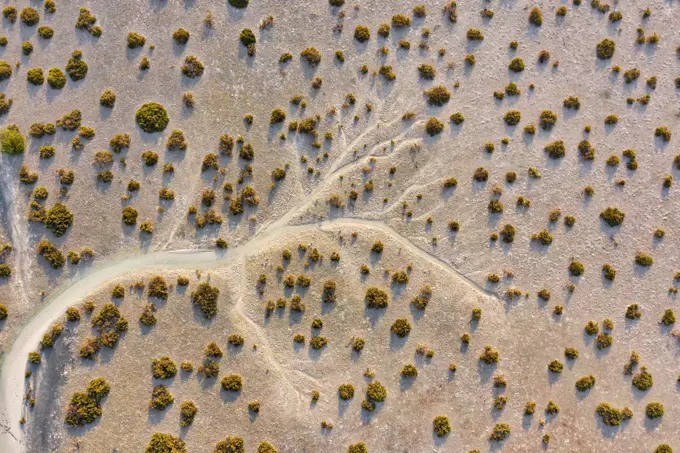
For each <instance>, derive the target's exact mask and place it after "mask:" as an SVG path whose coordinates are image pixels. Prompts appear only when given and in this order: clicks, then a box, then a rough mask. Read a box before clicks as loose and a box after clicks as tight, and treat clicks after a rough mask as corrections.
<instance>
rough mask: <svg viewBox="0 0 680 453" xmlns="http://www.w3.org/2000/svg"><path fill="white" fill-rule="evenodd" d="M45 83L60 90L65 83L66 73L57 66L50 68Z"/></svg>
mask: <svg viewBox="0 0 680 453" xmlns="http://www.w3.org/2000/svg"><path fill="white" fill-rule="evenodd" d="M47 83H49V85H50V87H52V88H54V89H55V90H60V89H62V88H64V85H66V75H65V74H64V72H63V71H62V70H61V69H59V68H50V69H49V70H48V71H47Z"/></svg>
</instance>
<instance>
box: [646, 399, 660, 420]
mask: <svg viewBox="0 0 680 453" xmlns="http://www.w3.org/2000/svg"><path fill="white" fill-rule="evenodd" d="M645 414H646V415H647V417H649V418H660V417H663V414H664V410H663V404H661V403H660V402H658V401H652V402H651V403H648V404H647V407H646V408H645Z"/></svg>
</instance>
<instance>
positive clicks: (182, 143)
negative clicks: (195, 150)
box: [165, 129, 188, 151]
mask: <svg viewBox="0 0 680 453" xmlns="http://www.w3.org/2000/svg"><path fill="white" fill-rule="evenodd" d="M187 146H188V143H187V141H186V139H185V138H184V132H182V131H181V130H180V129H173V130H172V132H171V133H170V136H169V137H168V140H167V142H166V143H165V147H166V148H167V149H168V150H170V151H173V150H176V149H179V150H182V151H184V150H185V149H187Z"/></svg>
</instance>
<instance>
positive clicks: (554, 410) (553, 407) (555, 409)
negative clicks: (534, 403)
mask: <svg viewBox="0 0 680 453" xmlns="http://www.w3.org/2000/svg"><path fill="white" fill-rule="evenodd" d="M559 412H560V407H559V406H558V405H557V404H556V403H555V402H554V401H553V400H550V401H548V405H547V406H546V407H545V413H546V414H549V415H555V414H559Z"/></svg>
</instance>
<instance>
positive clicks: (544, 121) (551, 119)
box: [538, 110, 557, 131]
mask: <svg viewBox="0 0 680 453" xmlns="http://www.w3.org/2000/svg"><path fill="white" fill-rule="evenodd" d="M556 122H557V115H555V114H554V113H553V112H552V111H551V110H543V111H542V112H541V116H540V117H539V121H538V124H539V126H541V129H543V130H546V131H547V130H550V129H552V128H553V126H554V125H555V123H556Z"/></svg>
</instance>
